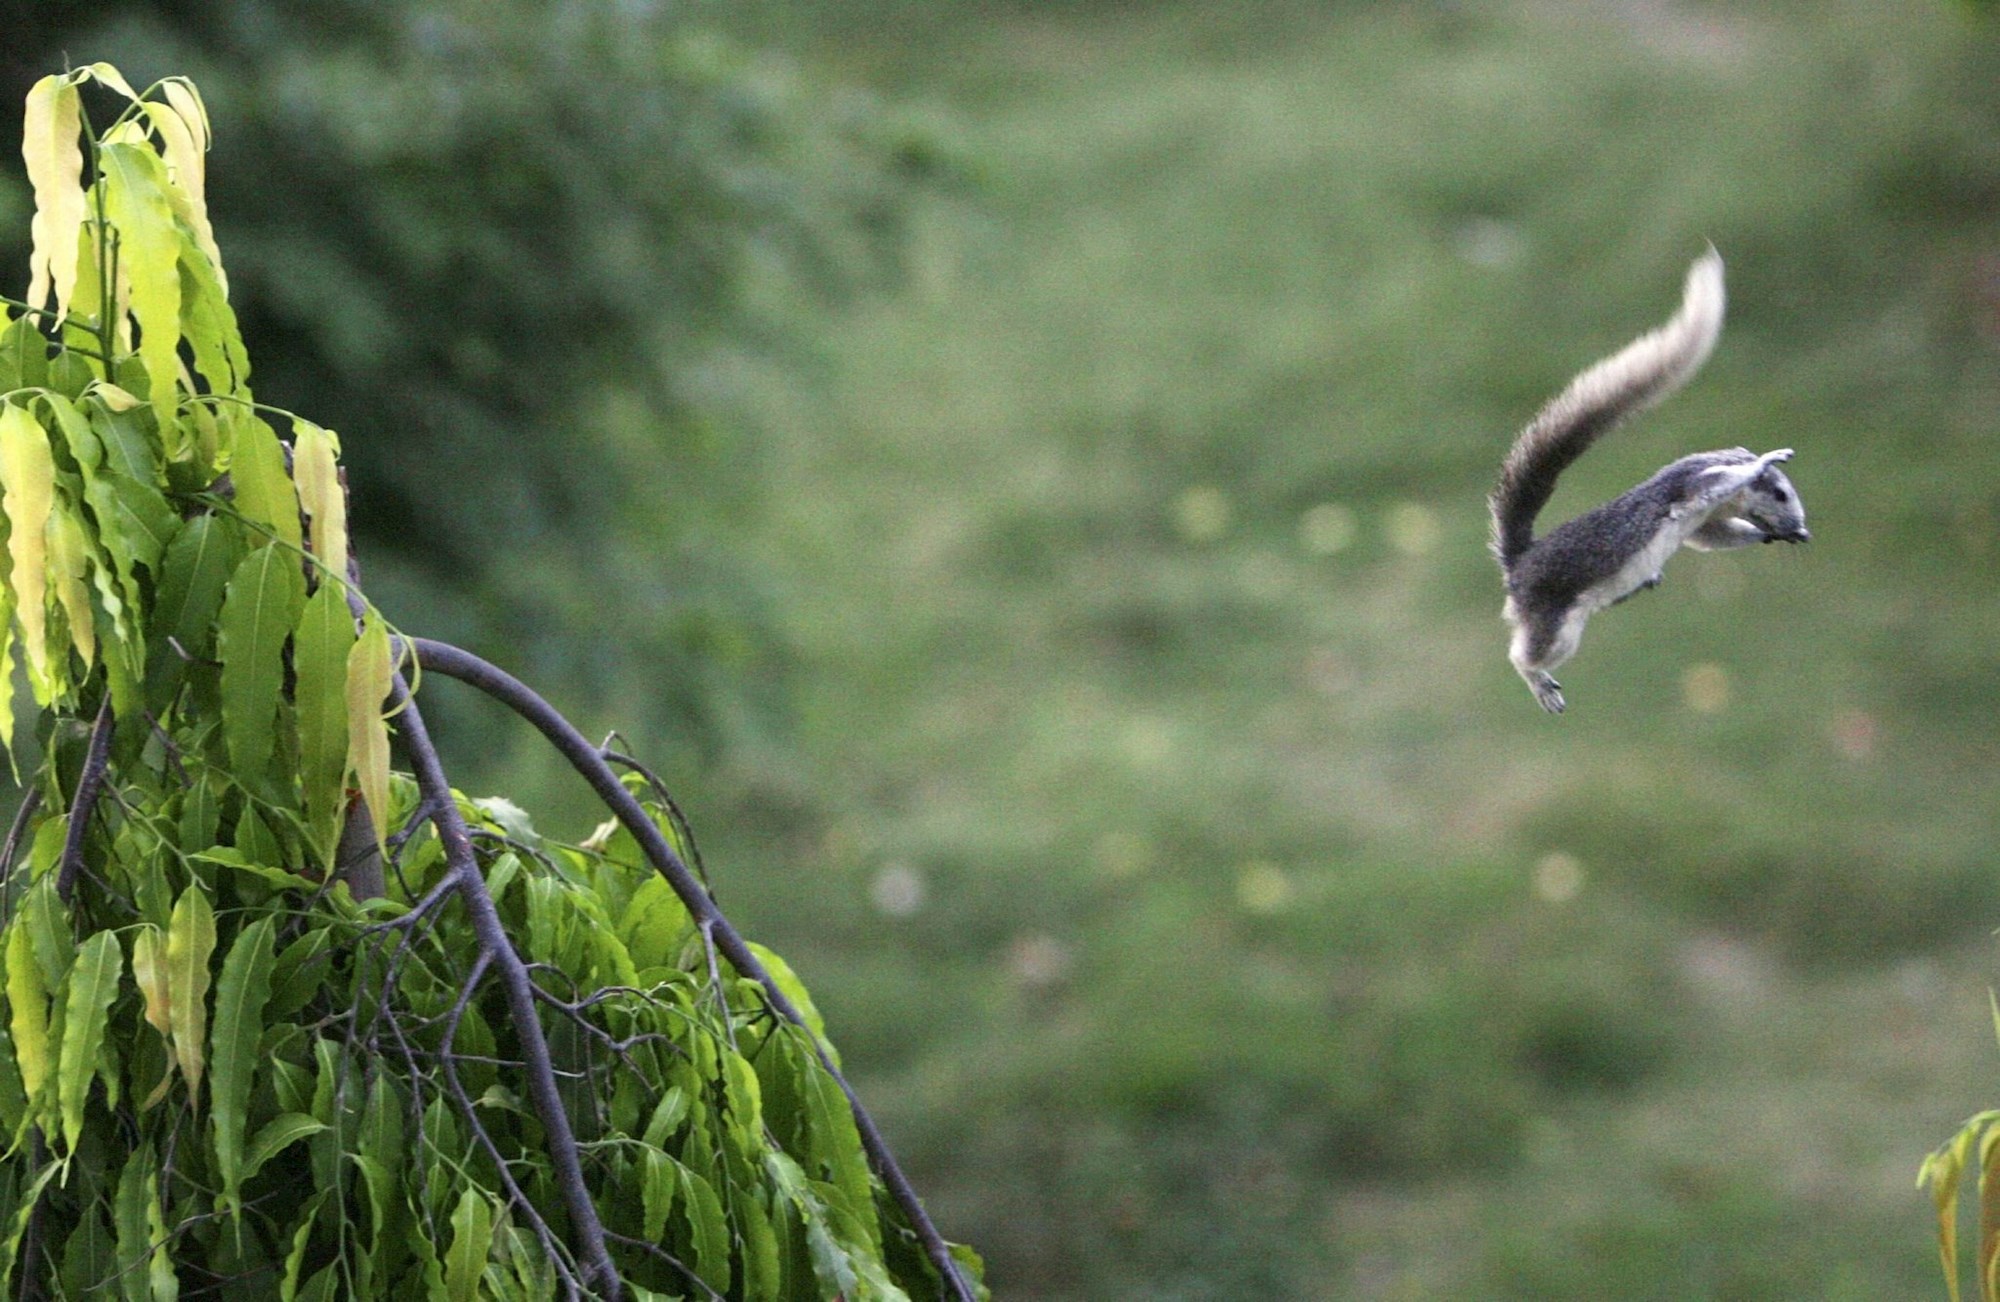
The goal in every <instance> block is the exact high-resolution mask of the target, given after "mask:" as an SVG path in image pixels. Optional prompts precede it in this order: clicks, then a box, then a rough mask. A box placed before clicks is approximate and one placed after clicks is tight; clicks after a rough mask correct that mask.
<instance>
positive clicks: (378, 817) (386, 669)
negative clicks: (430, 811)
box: [347, 610, 394, 853]
mask: <svg viewBox="0 0 2000 1302" xmlns="http://www.w3.org/2000/svg"><path fill="white" fill-rule="evenodd" d="M393 675H394V671H393V669H392V668H391V666H390V664H389V630H388V629H387V628H386V627H385V626H384V625H383V623H382V617H381V616H380V615H377V614H376V613H375V612H374V611H372V610H371V611H369V612H368V616H367V618H366V620H365V621H363V623H362V628H361V636H360V637H359V638H358V639H357V640H356V641H355V643H354V649H353V650H352V651H350V652H348V653H347V766H348V771H349V772H350V773H352V774H353V775H354V785H355V787H356V788H357V789H359V790H360V792H361V798H362V799H363V800H365V801H367V802H368V812H369V813H370V814H372V815H373V816H374V818H373V821H374V824H375V848H376V850H377V851H379V852H382V853H387V847H386V845H385V844H384V840H385V837H386V835H387V829H388V827H389V725H388V722H387V721H386V720H385V719H384V718H383V717H382V700H383V698H384V697H386V696H388V695H389V685H390V681H391V679H392V677H393Z"/></svg>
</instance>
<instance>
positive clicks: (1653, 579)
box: [1488, 246, 1812, 714]
mask: <svg viewBox="0 0 2000 1302" xmlns="http://www.w3.org/2000/svg"><path fill="white" fill-rule="evenodd" d="M1722 311H1723V290H1722V257H1721V255H1720V254H1718V253H1717V252H1716V251H1715V249H1714V247H1713V246H1710V248H1709V250H1708V252H1707V253H1705V254H1703V255H1702V256H1701V257H1700V258H1698V259H1696V260H1695V263H1694V265H1693V266H1692V267H1690V268H1689V269H1688V274H1687V284H1686V287H1685V289H1684V290H1683V292H1682V297H1681V307H1680V311H1679V312H1677V313H1675V314H1674V316H1673V319H1672V320H1670V321H1668V322H1667V323H1666V324H1665V325H1663V326H1661V327H1660V328H1659V329H1657V330H1654V331H1651V332H1650V333H1647V334H1644V335H1641V336H1640V337H1639V338H1637V339H1635V340H1633V341H1632V342H1631V343H1630V344H1627V345H1626V346H1625V347H1624V348H1623V349H1621V350H1619V351H1618V352H1616V353H1613V354H1612V355H1611V356H1610V357H1607V358H1605V359H1604V360H1603V361H1601V362H1598V363H1597V364H1596V365H1595V366H1592V367H1591V368H1589V369H1588V370H1586V371H1584V372H1583V373H1582V374H1581V375H1578V376H1577V377H1576V378H1575V379H1574V380H1571V381H1570V383H1569V387H1567V388H1565V389H1564V390H1563V391H1562V392H1561V393H1559V394H1557V395H1556V396H1555V398H1553V399H1552V400H1551V401H1550V402H1549V404H1548V405H1547V406H1546V407H1543V408H1542V410H1541V412H1540V413H1539V414H1537V415H1536V417H1535V418H1534V419H1533V420H1532V421H1530V422H1528V426H1527V428H1526V429H1524V430H1522V431H1521V434H1520V437H1518V438H1516V439H1515V440H1514V446H1513V447H1512V449H1510V450H1509V451H1508V453H1507V458H1506V460H1505V461H1504V462H1502V463H1501V466H1500V482H1499V484H1498V485H1496V486H1495V487H1494V489H1493V495H1492V497H1491V498H1490V499H1489V501H1488V505H1489V506H1490V507H1491V508H1492V511H1493V554H1494V556H1495V557H1497V558H1498V559H1499V562H1500V571H1501V573H1502V575H1503V576H1504V577H1505V579H1506V587H1507V604H1506V607H1505V609H1504V610H1503V612H1502V613H1503V614H1504V615H1505V616H1506V619H1507V622H1508V623H1509V624H1510V625H1511V626H1512V627H1513V630H1514V636H1513V643H1512V645H1511V647H1510V648H1509V650H1508V659H1510V660H1511V661H1512V662H1513V664H1514V668H1515V669H1516V670H1517V671H1518V672H1519V673H1520V675H1521V677H1522V678H1523V679H1524V680H1526V682H1527V684H1528V688H1529V690H1530V691H1532V692H1533V693H1534V694H1535V699H1536V700H1537V701H1538V702H1540V703H1541V706H1542V708H1543V709H1545V710H1547V711H1549V712H1550V713H1551V714H1560V713H1561V712H1562V709H1563V695H1562V685H1561V684H1560V683H1558V682H1556V680H1555V679H1554V678H1553V677H1551V675H1550V671H1551V670H1554V669H1556V668H1558V667H1559V666H1561V665H1562V664H1563V663H1564V662H1565V661H1567V660H1568V659H1569V658H1570V657H1571V656H1573V655H1575V654H1576V649H1577V644H1578V642H1579V641H1580V640H1581V639H1582V637H1583V628H1584V625H1585V624H1586V623H1587V622H1589V620H1590V617H1591V616H1592V615H1594V614H1596V613H1597V612H1598V611H1600V610H1602V609H1604V608H1605V607H1606V606H1610V605H1615V604H1616V603H1618V602H1621V601H1623V600H1625V599H1626V598H1627V597H1630V596H1631V595H1632V594H1633V593H1635V592H1639V591H1642V590H1644V589H1647V588H1653V587H1658V586H1659V583H1660V577H1661V574H1660V571H1661V567H1662V566H1664V565H1665V564H1666V562H1667V558H1668V557H1670V556H1672V555H1673V554H1674V552H1676V551H1678V550H1679V549H1680V548H1681V547H1683V546H1687V547H1692V548H1694V549H1696V550H1697V551H1716V550H1722V549H1725V548H1732V547H1744V546H1748V545H1749V544H1751V543H1771V542H1793V543H1801V542H1806V541H1809V540H1810V539H1811V537H1812V535H1811V534H1810V533H1809V532H1807V530H1806V517H1805V508H1804V506H1803V505H1802V504H1801V503H1800V501H1799V496H1798V493H1797V491H1796V490H1795V489H1794V488H1793V487H1792V483H1791V481H1790V480H1789V479H1787V478H1786V477H1785V474H1784V472H1783V471H1781V470H1779V469H1778V466H1779V464H1780V463H1781V462H1785V461H1789V460H1791V458H1792V449H1790V448H1781V449H1779V450H1778V451H1776V452H1766V453H1764V454H1762V455H1761V456H1760V455H1758V454H1756V453H1753V452H1750V451H1748V450H1746V449H1744V448H1727V449H1724V450H1722V451H1717V452H1697V453H1695V454H1694V455H1692V456H1686V457H1682V458H1681V459H1680V460H1678V461H1676V462H1674V463H1672V464H1671V465H1668V466H1666V467H1664V468H1663V469H1661V470H1660V471H1659V472H1658V473H1657V474H1655V475H1654V476H1653V477H1652V478H1650V479H1648V480H1646V481H1645V482H1644V483H1642V484H1640V485H1639V486H1638V487H1636V488H1634V489H1632V490H1631V491H1629V492H1626V493H1623V494H1621V495H1620V496H1618V497H1615V498H1613V499H1612V500H1611V501H1609V502H1606V503H1605V504H1604V505H1603V506H1600V507H1597V508H1596V509H1594V510H1590V511H1586V512H1584V513H1583V514H1582V515H1580V516H1578V517H1576V518H1575V519H1574V520H1571V521H1569V522H1568V523H1566V524H1563V525H1561V526H1559V527H1557V528H1556V529H1554V530H1552V531H1550V532H1549V533H1548V534H1546V535H1544V536H1543V537H1541V538H1536V537H1535V536H1534V525H1535V516H1536V515H1537V514H1539V513H1540V512H1541V509H1542V508H1543V507H1544V506H1546V505H1547V504H1548V500H1549V497H1550V495H1551V494H1553V493H1554V492H1555V487H1556V479H1557V477H1558V476H1560V475H1561V474H1562V472H1563V471H1564V470H1567V469H1568V468H1569V466H1570V463H1572V462H1574V461H1575V460H1576V459H1577V458H1578V457H1579V456H1582V455H1583V453H1584V451H1585V449H1587V448H1589V447H1590V445H1591V444H1592V443H1594V442H1596V441H1597V440H1598V439H1599V438H1601V437H1602V436H1603V435H1604V434H1605V433H1606V432H1607V431H1609V430H1610V429H1611V428H1612V427H1613V426H1615V425H1617V424H1618V423H1619V422H1620V421H1621V420H1623V419H1624V418H1625V417H1627V416H1629V415H1631V414H1633V413H1634V412H1638V411H1642V410H1644V409H1645V408H1647V407H1650V406H1652V405H1653V404H1655V403H1657V402H1659V401H1660V400H1661V399H1663V398H1665V397H1666V396H1667V395H1668V394H1671V393H1672V392H1674V390H1676V389H1678V388H1680V386H1681V385H1682V384H1684V383H1686V382H1687V380H1688V379H1689V377H1691V376H1692V375H1693V374H1694V373H1695V372H1696V371H1697V370H1699V369H1700V368H1701V364H1702V363H1703V362H1704V361H1706V360H1707V359H1708V355H1709V352H1710V351H1711V350H1712V349H1713V348H1714V347H1715V340H1716V336H1718V335H1719V334H1721V332H1722Z"/></svg>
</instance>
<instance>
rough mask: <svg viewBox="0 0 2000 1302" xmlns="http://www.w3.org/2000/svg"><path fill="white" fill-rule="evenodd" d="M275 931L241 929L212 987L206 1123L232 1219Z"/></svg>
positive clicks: (262, 926) (271, 925)
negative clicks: (210, 1125) (212, 1128)
mask: <svg viewBox="0 0 2000 1302" xmlns="http://www.w3.org/2000/svg"><path fill="white" fill-rule="evenodd" d="M276 927H277V920H276V919H275V918H271V917H268V916H267V917H263V918H259V919H258V920H257V921H255V922H253V923H251V924H250V925H249V926H247V927H245V928H244V929H243V930H242V932H241V933H240V934H239V935H238V936H237V937H236V941H235V943H234V944H232V945H231V946H230V947H229V955H228V957H227V958H225V959H223V960H222V976H221V978H220V979H219V980H218V981H217V982H216V984H215V1030H214V1032H213V1034H212V1035H211V1036H210V1038H209V1062H210V1064H211V1067H210V1074H209V1085H208V1091H209V1118H210V1120H211V1121H212V1122H213V1124H214V1126H215V1169H216V1173H217V1174H218V1175H219V1176H220V1177H221V1178H222V1195H221V1198H220V1199H219V1202H220V1204H222V1205H226V1206H227V1207H228V1208H229V1211H230V1214H231V1215H232V1216H235V1215H240V1214H241V1213H242V1210H243V1204H242V1199H241V1190H242V1185H243V1171H242V1163H243V1128H244V1125H245V1113H246V1112H247V1110H248V1108H249V1104H250V1085H251V1082H252V1080H253V1079H254V1078H255V1075H256V1070H257V1042H258V1040H260V1039H261V1038H262V1037H263V1034H264V1004H265V1002H266V1001H268V1000H269V999H270V997H271V964H272V961H273V951H274V949H275V948H276V941H275V940H274V935H275V931H276Z"/></svg>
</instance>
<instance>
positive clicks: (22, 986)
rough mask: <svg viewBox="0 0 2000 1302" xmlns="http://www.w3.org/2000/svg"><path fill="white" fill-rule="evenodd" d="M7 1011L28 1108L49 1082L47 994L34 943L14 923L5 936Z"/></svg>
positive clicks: (19, 924)
mask: <svg viewBox="0 0 2000 1302" xmlns="http://www.w3.org/2000/svg"><path fill="white" fill-rule="evenodd" d="M7 1007H8V1009H9V1010H10V1011H11V1013H12V1014H13V1017H12V1020H11V1021H10V1022H9V1024H8V1028H9V1029H10V1030H11V1031H12V1032H13V1034H14V1060H15V1062H16V1063H17V1064H18V1065H19V1066H20V1069H21V1087H22V1088H23V1089H24V1090H26V1091H27V1094H28V1101H29V1103H30V1104H31V1105H32V1104H33V1102H34V1101H35V1097H36V1095H37V1094H38V1093H39V1092H40V1091H41V1088H42V1085H43V1083H44V1082H46V1081H47V1080H48V1078H49V1068H50V1066H51V1065H52V1063H51V1056H52V1055H51V1051H50V1045H49V992H48V986H47V984H46V983H45V982H44V981H43V979H42V968H41V964H39V963H37V962H36V961H35V942H34V941H33V940H31V939H29V937H28V929H27V927H25V926H23V925H22V924H21V923H20V922H18V921H17V922H16V923H15V924H14V926H13V927H12V929H10V930H9V931H8V933H7Z"/></svg>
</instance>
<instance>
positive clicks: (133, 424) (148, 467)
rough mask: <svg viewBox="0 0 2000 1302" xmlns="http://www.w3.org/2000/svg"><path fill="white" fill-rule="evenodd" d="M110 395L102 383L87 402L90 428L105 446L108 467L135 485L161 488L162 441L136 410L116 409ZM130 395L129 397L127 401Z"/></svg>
mask: <svg viewBox="0 0 2000 1302" xmlns="http://www.w3.org/2000/svg"><path fill="white" fill-rule="evenodd" d="M111 394H112V390H111V389H110V388H109V387H108V386H105V385H102V384H100V385H98V386H97V387H96V388H95V389H93V390H92V391H91V394H90V397H89V399H88V401H87V402H86V403H85V407H86V409H87V410H88V411H89V412H90V428H91V429H92V430H94V431H96V433H97V437H98V439H99V440H101V441H102V442H103V444H104V465H105V468H106V469H108V470H112V471H115V472H117V473H118V474H121V475H123V476H125V477H126V478H127V479H130V480H132V481H134V482H135V483H140V484H151V485H153V486H154V487H156V488H157V487H159V484H160V464H159V463H160V447H159V440H158V439H157V438H155V437H154V436H153V434H152V432H151V431H150V430H148V429H147V428H146V422H145V420H144V418H143V417H142V416H141V415H140V414H139V413H138V412H137V411H135V410H131V409H129V408H126V407H122V406H115V405H114V400H113V398H112V396H111ZM131 396H132V395H130V394H126V395H125V398H126V399H130V398H131Z"/></svg>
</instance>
